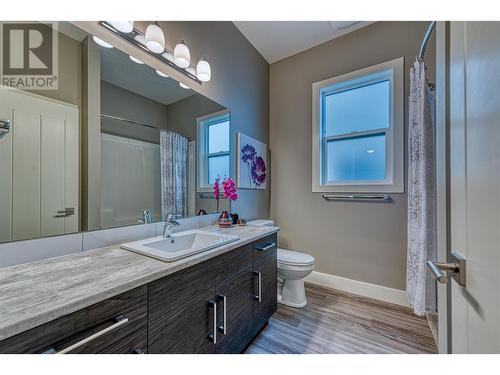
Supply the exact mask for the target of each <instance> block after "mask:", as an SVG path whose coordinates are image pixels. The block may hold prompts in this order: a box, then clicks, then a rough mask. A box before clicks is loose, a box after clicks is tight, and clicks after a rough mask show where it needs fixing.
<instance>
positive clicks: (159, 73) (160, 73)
mask: <svg viewBox="0 0 500 375" xmlns="http://www.w3.org/2000/svg"><path fill="white" fill-rule="evenodd" d="M156 74H158V75H159V76H161V77H165V78H168V76H167V75H166V74H165V73H163V72H160V71H159V70H158V69H157V70H156Z"/></svg>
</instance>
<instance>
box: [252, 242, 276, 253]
mask: <svg viewBox="0 0 500 375" xmlns="http://www.w3.org/2000/svg"><path fill="white" fill-rule="evenodd" d="M275 246H276V243H275V242H266V243H265V244H264V245H257V246H255V249H256V250H259V251H266V250H269V249H272V248H273V247H275Z"/></svg>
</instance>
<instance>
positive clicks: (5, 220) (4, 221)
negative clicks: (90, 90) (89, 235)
mask: <svg viewBox="0 0 500 375" xmlns="http://www.w3.org/2000/svg"><path fill="white" fill-rule="evenodd" d="M0 117H1V118H8V119H9V120H10V121H11V129H10V132H9V134H8V136H6V137H3V138H2V139H0V157H1V161H0V173H1V177H2V178H1V181H0V188H1V189H2V195H1V196H0V208H2V210H1V212H0V224H1V226H2V229H0V242H1V241H9V240H22V239H28V238H35V237H40V236H42V237H44V236H50V235H57V234H63V233H72V232H77V231H78V229H79V225H78V224H79V209H78V199H79V198H78V187H79V178H78V176H79V146H78V136H79V130H78V129H79V128H78V123H79V121H78V117H79V114H78V108H77V107H75V106H73V105H69V104H66V103H63V102H59V101H55V100H52V99H49V98H45V97H43V96H40V95H34V94H31V93H28V92H24V91H20V90H15V89H8V88H5V87H0ZM67 209H74V211H73V213H72V214H67V213H65V212H69V211H67Z"/></svg>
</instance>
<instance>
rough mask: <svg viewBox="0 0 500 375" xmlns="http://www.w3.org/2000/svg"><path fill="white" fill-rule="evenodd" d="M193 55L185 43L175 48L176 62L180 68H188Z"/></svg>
mask: <svg viewBox="0 0 500 375" xmlns="http://www.w3.org/2000/svg"><path fill="white" fill-rule="evenodd" d="M190 60H191V54H190V53H189V48H188V47H187V46H186V45H185V44H184V41H182V42H180V43H179V44H177V45H176V46H175V48H174V62H175V65H177V66H178V67H179V68H183V69H184V68H187V67H188V66H189V64H190Z"/></svg>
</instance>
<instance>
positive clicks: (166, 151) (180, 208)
mask: <svg viewBox="0 0 500 375" xmlns="http://www.w3.org/2000/svg"><path fill="white" fill-rule="evenodd" d="M187 163H188V139H187V138H186V137H184V136H182V135H180V134H177V133H174V132H171V131H168V130H164V129H162V130H161V131H160V165H161V205H162V217H163V220H165V219H166V217H167V215H168V214H169V213H174V214H177V215H182V216H183V217H185V216H186V215H187Z"/></svg>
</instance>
